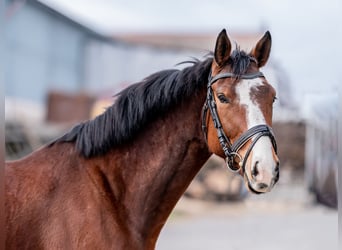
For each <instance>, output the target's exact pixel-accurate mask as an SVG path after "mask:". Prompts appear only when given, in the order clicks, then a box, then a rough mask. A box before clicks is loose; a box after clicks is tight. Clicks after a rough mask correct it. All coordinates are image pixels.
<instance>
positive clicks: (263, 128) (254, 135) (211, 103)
mask: <svg viewBox="0 0 342 250" xmlns="http://www.w3.org/2000/svg"><path fill="white" fill-rule="evenodd" d="M258 77H264V75H263V73H261V72H260V71H258V72H256V73H251V74H243V75H240V76H239V79H254V78H258ZM222 78H237V76H236V75H234V74H233V73H221V74H218V75H216V76H214V77H212V75H211V72H210V73H209V77H208V85H207V98H206V101H205V103H204V106H203V109H202V131H203V133H204V137H205V140H206V141H207V140H208V127H207V112H208V109H209V111H210V114H211V117H212V120H213V122H214V126H215V128H216V131H217V137H218V139H219V142H220V145H221V147H222V149H223V152H224V154H225V156H226V159H225V161H226V164H227V167H228V168H229V169H230V170H232V171H233V172H238V171H240V170H241V168H242V170H243V172H245V165H246V162H247V159H248V156H249V154H250V152H251V151H252V149H253V147H254V145H255V143H256V142H257V141H258V140H259V139H260V138H261V137H263V136H268V137H269V138H270V139H271V142H272V146H273V149H274V151H275V152H276V153H277V143H276V140H275V137H274V135H273V131H272V128H270V127H269V126H268V125H266V124H262V125H256V126H254V127H252V128H250V129H248V130H247V131H246V132H244V133H243V134H242V135H241V136H240V137H239V138H238V139H237V140H236V141H235V142H234V143H233V144H232V143H231V142H230V140H229V138H228V137H227V136H226V134H225V132H224V130H223V128H222V124H221V121H220V118H219V115H218V112H217V108H216V102H215V98H214V95H213V89H212V87H211V86H212V85H213V84H214V83H215V82H216V81H217V80H219V79H222ZM251 139H252V143H251V145H250V146H249V148H248V149H247V151H246V154H245V156H244V157H242V156H240V155H239V153H238V152H239V150H240V149H241V148H242V147H243V146H244V145H245V144H246V143H247V142H248V141H249V140H251ZM236 157H238V158H239V167H238V168H235V167H234V160H235V158H236Z"/></svg>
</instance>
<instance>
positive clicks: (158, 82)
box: [50, 57, 212, 157]
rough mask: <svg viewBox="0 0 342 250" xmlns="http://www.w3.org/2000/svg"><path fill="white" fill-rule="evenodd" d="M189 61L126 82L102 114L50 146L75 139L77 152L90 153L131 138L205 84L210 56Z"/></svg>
mask: <svg viewBox="0 0 342 250" xmlns="http://www.w3.org/2000/svg"><path fill="white" fill-rule="evenodd" d="M191 63H192V64H193V65H192V66H189V67H186V68H184V69H183V70H176V69H171V70H163V71H160V72H157V73H155V74H152V75H150V76H148V77H147V78H145V79H144V80H143V81H141V82H138V83H135V84H133V85H131V86H129V87H128V88H126V89H124V90H123V91H121V92H120V93H119V94H117V95H116V97H117V98H116V100H115V102H114V104H113V105H112V106H110V107H109V108H107V110H106V111H105V112H104V113H103V114H101V115H99V116H97V117H96V118H95V119H93V120H90V121H87V122H84V123H80V124H78V125H76V126H75V127H74V128H73V129H72V130H71V131H70V132H68V133H66V134H65V135H63V136H62V137H60V138H59V139H57V140H55V141H54V142H52V143H51V144H50V146H51V145H53V144H55V143H58V142H75V144H76V149H77V151H78V152H79V153H80V154H81V155H83V156H84V157H93V156H98V155H103V154H105V153H106V152H108V151H109V150H110V149H111V148H113V147H116V146H120V145H122V144H125V143H127V142H129V141H131V140H133V139H134V137H135V136H136V135H137V134H138V133H139V132H140V131H141V130H142V129H143V128H144V127H146V125H147V124H148V123H150V122H152V121H154V120H156V119H157V118H158V117H161V116H163V115H165V113H167V112H169V111H170V110H171V109H172V108H174V107H176V106H177V105H178V104H180V103H181V102H184V101H185V100H187V99H188V98H191V96H192V95H193V94H196V92H197V91H199V90H200V89H203V88H204V87H205V86H206V83H207V79H208V75H209V71H210V67H211V63H212V58H211V57H210V58H208V59H206V60H204V61H197V60H196V61H192V62H191Z"/></svg>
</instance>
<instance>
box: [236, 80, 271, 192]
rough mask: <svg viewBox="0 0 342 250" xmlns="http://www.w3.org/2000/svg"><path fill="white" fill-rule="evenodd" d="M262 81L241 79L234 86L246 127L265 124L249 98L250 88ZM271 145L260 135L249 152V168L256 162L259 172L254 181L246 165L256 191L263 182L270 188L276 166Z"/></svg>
mask: <svg viewBox="0 0 342 250" xmlns="http://www.w3.org/2000/svg"><path fill="white" fill-rule="evenodd" d="M263 84H264V83H263V82H262V81H261V79H260V78H256V79H251V80H242V81H241V82H239V83H238V85H237V87H236V93H237V95H238V97H239V99H240V105H242V106H244V107H245V109H246V116H247V117H246V121H247V129H250V128H252V127H254V126H256V125H260V124H266V120H265V117H264V115H263V113H262V112H261V109H260V107H259V105H258V103H255V102H253V100H252V98H251V91H252V89H254V88H256V87H258V86H261V85H263ZM272 152H273V146H272V143H271V140H270V139H269V138H268V137H265V136H263V137H261V138H260V139H259V140H258V141H257V142H256V144H255V145H254V147H253V150H252V152H251V155H250V156H251V157H252V159H251V168H253V166H254V165H255V163H256V162H258V170H259V174H258V175H257V176H256V178H255V179H254V181H252V180H251V179H252V178H251V173H250V172H249V171H251V168H250V169H249V171H248V167H247V166H246V171H248V172H249V173H247V175H248V177H249V181H250V184H251V185H252V187H253V188H254V189H255V190H257V191H258V188H257V184H258V183H265V184H267V185H268V186H269V187H270V188H271V186H272V185H273V183H272V180H273V176H274V168H275V166H276V163H275V160H274V158H273V154H272Z"/></svg>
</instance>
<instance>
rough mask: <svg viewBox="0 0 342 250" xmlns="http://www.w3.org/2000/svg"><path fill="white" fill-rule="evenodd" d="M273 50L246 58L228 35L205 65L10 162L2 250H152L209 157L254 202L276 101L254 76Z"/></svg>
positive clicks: (271, 171) (150, 83) (164, 80)
mask: <svg viewBox="0 0 342 250" xmlns="http://www.w3.org/2000/svg"><path fill="white" fill-rule="evenodd" d="M270 50H271V36H270V33H269V32H266V33H265V35H264V36H263V37H262V38H261V39H260V40H259V41H258V42H257V43H256V45H255V47H254V48H253V49H252V50H251V52H250V53H247V52H245V51H243V50H240V49H239V48H238V47H237V48H236V49H234V50H232V46H231V42H230V40H229V38H228V36H227V33H226V30H222V31H221V32H220V33H219V35H218V37H217V40H216V45H215V50H214V52H213V54H212V55H211V56H208V57H207V58H205V59H204V60H203V61H199V60H197V61H194V62H192V65H190V66H188V67H186V68H184V69H182V70H176V69H172V70H164V71H160V72H158V73H155V74H152V75H150V76H148V77H147V78H145V79H144V80H142V81H141V82H139V83H136V84H133V85H131V86H129V87H128V88H126V89H124V90H123V91H122V92H120V93H119V94H118V95H117V98H116V100H115V101H114V104H113V105H112V106H110V107H109V108H108V109H107V110H106V111H105V112H104V113H103V114H101V115H99V116H98V117H96V118H94V119H93V120H89V121H86V122H83V123H80V124H78V125H76V126H75V127H74V128H73V129H71V130H70V132H68V133H66V134H65V135H63V136H61V137H60V138H58V139H56V140H54V141H53V142H51V143H50V144H48V145H45V146H43V147H42V148H40V149H38V150H37V151H35V152H33V153H32V154H30V155H29V156H27V157H25V158H24V159H21V160H18V161H13V162H9V163H7V165H6V167H5V178H6V179H5V182H6V184H5V189H6V191H5V192H6V195H5V201H6V202H5V209H6V249H8V250H10V249H35V250H36V249H154V248H155V244H156V241H157V238H158V235H159V233H160V231H161V229H162V227H163V225H164V224H165V222H166V220H167V218H168V216H169V214H170V213H171V211H172V209H173V207H174V206H175V204H176V202H177V201H178V200H179V198H180V197H181V195H182V194H183V192H184V191H185V189H186V188H187V186H188V185H189V184H190V182H191V180H192V179H193V178H194V176H195V175H196V173H197V172H198V171H199V169H200V168H201V166H202V165H203V164H204V163H205V161H206V160H207V159H208V158H209V156H210V155H211V154H212V153H214V154H216V155H219V156H221V157H223V158H225V159H226V163H227V166H228V168H230V169H232V170H233V171H236V172H238V173H239V174H240V175H241V176H242V177H243V178H244V180H245V183H246V186H247V188H248V189H249V190H250V191H251V192H254V193H258V194H259V193H264V192H268V191H270V190H271V189H272V187H273V186H274V185H275V183H276V182H277V180H278V178H279V160H278V157H277V153H276V151H277V149H276V142H275V139H274V136H273V133H272V129H271V126H272V105H273V104H272V103H273V101H274V99H275V96H276V94H275V90H274V88H273V87H272V86H271V85H270V84H269V83H268V82H267V80H266V78H265V76H264V75H263V74H262V73H261V72H260V70H259V68H260V67H262V66H264V65H265V64H266V62H267V60H268V57H269V54H270ZM66 112H67V111H66Z"/></svg>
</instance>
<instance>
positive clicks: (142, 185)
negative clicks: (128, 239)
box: [91, 89, 210, 249]
mask: <svg viewBox="0 0 342 250" xmlns="http://www.w3.org/2000/svg"><path fill="white" fill-rule="evenodd" d="M205 94H206V93H205V90H204V89H203V91H201V93H198V96H193V98H192V101H189V102H187V103H186V102H184V103H183V104H180V105H179V106H178V107H176V108H175V109H173V110H172V111H170V112H169V113H168V114H166V115H165V117H160V118H159V119H157V120H156V121H154V122H152V123H151V124H149V125H148V126H147V127H146V128H145V129H144V130H143V131H142V132H141V133H140V134H139V135H138V136H137V138H136V139H135V140H134V141H133V142H132V143H130V144H129V145H126V146H124V147H122V148H116V149H113V150H111V151H110V152H109V153H108V154H107V155H106V156H105V157H103V158H97V159H94V161H96V163H95V164H91V165H92V166H93V169H92V173H93V174H94V175H99V173H101V174H100V175H101V176H102V177H101V178H105V179H106V180H105V182H103V181H101V183H107V185H106V186H107V187H106V192H108V190H110V192H111V195H110V197H111V200H112V202H113V205H114V206H115V207H116V211H121V213H122V214H121V215H122V216H125V217H126V218H127V227H128V228H131V230H133V231H134V232H135V233H136V234H138V235H140V237H141V240H143V241H144V240H146V241H145V243H144V244H146V245H145V246H146V249H149V248H150V247H151V248H153V247H154V244H155V241H156V239H157V237H158V235H159V232H160V230H161V228H162V226H163V225H164V223H165V221H166V219H167V217H168V215H169V214H170V213H171V211H172V209H173V207H174V206H175V204H176V203H177V201H178V200H179V198H180V196H181V195H182V194H183V193H184V191H185V190H186V188H187V186H188V185H189V184H190V182H191V180H192V179H193V178H194V176H195V175H196V173H197V172H198V171H199V169H200V168H201V166H202V165H203V164H204V162H205V161H206V160H207V159H208V158H209V155H210V154H209V152H208V149H207V146H206V144H205V141H204V139H203V134H202V131H201V122H200V121H201V109H202V106H203V103H204V100H205ZM95 166H96V167H95ZM108 186H110V188H108ZM118 206H120V209H118V208H117V207H118ZM147 239H148V240H147ZM147 246H149V247H147Z"/></svg>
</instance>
